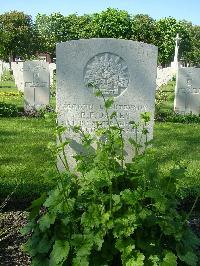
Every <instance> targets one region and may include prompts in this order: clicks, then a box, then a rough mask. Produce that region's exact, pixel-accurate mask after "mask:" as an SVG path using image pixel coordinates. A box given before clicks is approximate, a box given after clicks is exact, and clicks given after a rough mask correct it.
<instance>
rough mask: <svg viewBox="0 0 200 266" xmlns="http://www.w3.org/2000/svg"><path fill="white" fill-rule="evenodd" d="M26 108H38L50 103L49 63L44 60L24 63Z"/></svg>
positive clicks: (28, 109) (27, 109)
mask: <svg viewBox="0 0 200 266" xmlns="http://www.w3.org/2000/svg"><path fill="white" fill-rule="evenodd" d="M23 76H24V108H25V110H26V111H30V110H38V109H41V108H43V107H45V106H47V105H48V104H49V100H50V88H49V65H48V63H46V62H44V61H26V62H24V63H23Z"/></svg>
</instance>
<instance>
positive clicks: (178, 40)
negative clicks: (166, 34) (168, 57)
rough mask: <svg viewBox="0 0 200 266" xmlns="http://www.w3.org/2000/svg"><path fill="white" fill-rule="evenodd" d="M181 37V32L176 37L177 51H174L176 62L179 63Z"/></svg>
mask: <svg viewBox="0 0 200 266" xmlns="http://www.w3.org/2000/svg"><path fill="white" fill-rule="evenodd" d="M180 40H181V38H180V37H179V34H178V33H177V35H176V38H175V42H176V45H175V53H174V62H175V63H178V50H179V42H180Z"/></svg>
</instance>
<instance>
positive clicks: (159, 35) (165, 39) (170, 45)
mask: <svg viewBox="0 0 200 266" xmlns="http://www.w3.org/2000/svg"><path fill="white" fill-rule="evenodd" d="M177 33H179V36H180V37H181V42H180V49H179V59H180V58H181V56H182V54H183V55H184V54H185V53H186V52H187V51H189V50H190V49H191V40H190V35H189V31H188V28H187V27H186V25H185V23H184V22H182V21H177V20H176V19H175V18H172V17H168V18H164V19H160V20H158V21H157V22H156V39H155V44H156V45H157V46H158V51H159V54H158V60H159V63H160V64H162V65H166V64H169V63H170V62H172V61H173V57H174V48H175V37H176V34H177Z"/></svg>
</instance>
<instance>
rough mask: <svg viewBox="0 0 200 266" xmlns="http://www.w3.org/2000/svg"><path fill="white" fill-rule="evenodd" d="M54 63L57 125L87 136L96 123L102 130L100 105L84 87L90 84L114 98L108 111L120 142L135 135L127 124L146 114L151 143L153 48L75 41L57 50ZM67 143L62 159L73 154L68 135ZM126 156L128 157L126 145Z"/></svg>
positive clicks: (75, 141) (120, 42)
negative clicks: (121, 135) (120, 135)
mask: <svg viewBox="0 0 200 266" xmlns="http://www.w3.org/2000/svg"><path fill="white" fill-rule="evenodd" d="M56 59H57V60H56V66H57V71H56V78H57V93H56V95H57V112H58V122H59V124H62V125H68V126H74V125H80V126H81V127H82V129H83V130H84V131H88V132H93V131H94V129H95V127H96V122H97V121H98V122H101V123H102V125H103V126H105V125H106V121H107V120H106V115H105V111H104V109H103V100H102V99H101V98H97V97H95V95H94V91H95V89H91V88H88V87H87V85H88V83H91V82H92V83H95V84H96V85H97V86H98V88H99V89H100V90H101V91H102V92H103V94H104V97H105V98H108V97H110V96H111V97H114V101H115V102H114V105H113V107H112V109H111V110H112V111H116V113H117V119H118V121H119V124H120V126H121V127H122V128H123V129H124V137H125V139H126V141H127V139H128V138H129V137H133V138H134V134H135V131H134V130H133V129H132V127H131V125H130V124H129V122H130V121H131V120H134V121H136V122H137V121H139V120H140V114H141V113H143V112H146V111H149V112H150V113H151V122H150V128H149V131H150V134H149V139H151V138H152V137H153V118H154V102H155V88H156V69H157V47H155V46H153V45H148V44H145V43H139V42H133V41H128V40H117V39H88V40H77V41H69V42H65V43H60V44H57V51H56ZM68 138H71V139H73V143H72V144H71V148H70V150H68V154H72V155H73V154H74V150H75V151H76V152H79V151H80V150H79V147H80V145H79V144H78V143H79V138H78V136H77V134H75V133H73V132H72V131H71V130H70V132H69V133H68ZM126 153H127V158H128V157H131V155H132V154H131V147H130V146H129V145H128V141H127V145H126ZM70 164H72V165H73V159H72V160H71V162H70Z"/></svg>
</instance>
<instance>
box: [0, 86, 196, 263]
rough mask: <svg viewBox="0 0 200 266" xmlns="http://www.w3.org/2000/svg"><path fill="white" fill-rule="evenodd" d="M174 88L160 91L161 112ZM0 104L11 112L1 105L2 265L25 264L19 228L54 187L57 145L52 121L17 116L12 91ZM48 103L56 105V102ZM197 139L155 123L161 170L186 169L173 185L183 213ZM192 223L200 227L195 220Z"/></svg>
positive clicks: (186, 129) (192, 184) (190, 128)
mask: <svg viewBox="0 0 200 266" xmlns="http://www.w3.org/2000/svg"><path fill="white" fill-rule="evenodd" d="M174 85H175V83H174V82H170V83H169V84H168V85H167V86H165V88H164V89H165V90H166V91H169V92H167V93H168V95H169V96H168V97H167V100H166V101H165V102H164V103H163V104H162V105H161V109H162V110H168V109H171V108H172V106H173V93H172V91H174ZM0 103H6V104H7V105H6V108H8V109H9V108H10V111H9V110H7V112H6V111H5V106H4V107H2V106H3V105H2V104H1V105H0V198H1V202H4V200H5V199H6V197H7V196H9V195H10V199H9V200H8V202H7V204H6V205H5V206H4V208H0V249H1V250H2V252H0V265H29V259H28V257H27V256H25V255H23V254H22V252H21V251H20V248H19V246H20V245H21V243H22V241H23V238H22V237H21V236H20V234H19V228H20V227H21V226H22V225H23V224H24V223H25V221H26V216H27V212H26V211H25V210H26V208H27V207H28V206H29V204H30V202H31V201H32V200H33V199H35V198H36V197H38V196H39V195H40V194H41V193H42V192H44V191H48V190H49V189H50V188H51V187H53V185H54V181H53V177H55V175H56V169H55V162H56V158H54V157H53V156H52V154H51V152H50V150H49V149H48V148H47V145H48V143H49V142H54V141H55V135H53V131H54V128H55V123H54V121H49V120H48V121H47V120H46V119H45V118H44V117H43V116H41V117H28V116H24V115H22V114H21V115H15V109H14V106H16V107H17V108H19V110H21V111H22V110H23V97H22V95H21V93H19V92H18V91H17V89H16V88H0ZM10 104H12V105H10ZM52 105H53V106H55V98H53V99H52ZM2 110H3V111H2ZM12 111H13V112H12ZM7 114H8V115H7ZM199 139H200V124H198V123H190V124H184V123H172V122H156V123H155V128H154V144H153V149H155V152H156V155H157V161H158V162H159V165H160V167H162V171H165V172H169V170H170V168H172V166H174V164H176V165H178V164H179V165H181V166H182V167H183V168H187V171H186V175H185V176H183V178H182V179H181V180H179V182H178V185H177V191H178V193H179V196H180V199H181V200H182V202H183V204H182V205H183V208H185V209H186V210H189V209H190V208H191V206H192V204H193V202H194V198H195V196H196V195H197V194H198V193H199V188H200V178H199V177H200V145H199ZM186 203H187V204H186ZM198 205H199V204H197V205H196V206H197V207H196V208H195V209H194V214H193V216H194V218H195V221H198V219H200V215H199V213H200V209H199V206H198ZM196 225H197V227H199V223H198V222H197V224H196ZM9 263H10V264H9Z"/></svg>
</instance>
